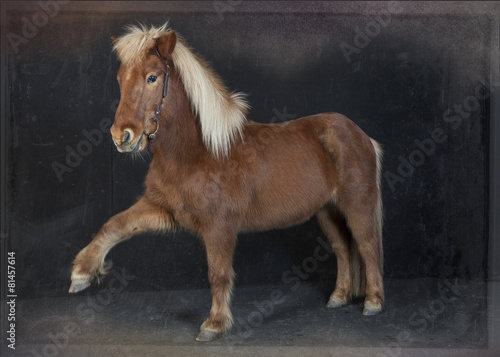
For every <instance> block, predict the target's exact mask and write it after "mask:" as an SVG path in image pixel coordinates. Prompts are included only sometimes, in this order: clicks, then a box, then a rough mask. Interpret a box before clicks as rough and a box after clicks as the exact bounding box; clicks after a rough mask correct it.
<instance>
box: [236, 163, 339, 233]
mask: <svg viewBox="0 0 500 357" xmlns="http://www.w3.org/2000/svg"><path fill="white" fill-rule="evenodd" d="M307 173H309V174H307ZM266 183H267V184H266ZM330 189H331V188H330V187H329V185H328V184H327V179H326V177H324V175H317V174H316V175H311V174H310V172H308V171H307V170H306V171H303V172H302V173H301V174H298V175H295V176H293V175H292V176H287V177H284V176H283V177H281V182H279V181H274V180H272V179H271V180H269V181H268V182H265V183H264V184H262V185H260V187H257V190H256V195H255V198H254V200H253V202H252V204H251V206H250V207H249V209H248V211H247V214H246V217H245V220H246V222H245V223H246V224H245V226H246V227H245V228H246V229H248V230H268V229H273V228H284V227H290V226H293V225H296V224H299V223H302V222H304V221H306V220H307V219H309V218H310V217H311V216H312V215H314V214H315V213H316V212H318V211H319V210H320V208H321V207H323V206H324V205H325V204H326V203H327V202H328V201H329V200H330V199H331V198H332V192H331V190H330Z"/></svg>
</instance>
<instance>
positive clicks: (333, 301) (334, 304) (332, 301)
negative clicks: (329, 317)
mask: <svg viewBox="0 0 500 357" xmlns="http://www.w3.org/2000/svg"><path fill="white" fill-rule="evenodd" d="M344 305H347V301H345V300H340V299H337V298H335V297H333V298H331V299H330V300H329V301H328V303H327V304H326V307H328V308H330V309H336V308H338V307H342V306H344Z"/></svg>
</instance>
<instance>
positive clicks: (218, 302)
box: [196, 231, 236, 342]
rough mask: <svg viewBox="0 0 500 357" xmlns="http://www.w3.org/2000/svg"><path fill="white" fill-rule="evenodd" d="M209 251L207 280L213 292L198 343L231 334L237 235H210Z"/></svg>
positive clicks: (223, 233)
mask: <svg viewBox="0 0 500 357" xmlns="http://www.w3.org/2000/svg"><path fill="white" fill-rule="evenodd" d="M203 239H204V241H205V245H206V249H207V261H208V278H209V280H210V287H211V289H212V308H211V309H210V313H209V315H208V318H207V319H206V320H205V322H203V324H202V325H201V329H200V333H199V335H198V337H196V340H197V341H205V342H206V341H212V340H215V339H217V338H219V337H221V336H222V334H223V333H224V332H226V331H227V330H229V328H230V327H231V325H232V323H233V315H232V314H231V310H230V307H229V304H230V299H231V290H232V287H233V279H234V271H233V254H234V247H235V244H236V234H234V233H228V232H220V231H219V232H210V233H209V234H206V235H203Z"/></svg>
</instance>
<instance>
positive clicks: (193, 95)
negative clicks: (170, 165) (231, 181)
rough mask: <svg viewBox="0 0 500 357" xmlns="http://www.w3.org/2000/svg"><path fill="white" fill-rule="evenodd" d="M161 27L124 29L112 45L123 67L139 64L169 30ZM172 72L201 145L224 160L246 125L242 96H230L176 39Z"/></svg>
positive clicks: (209, 69) (218, 80) (245, 110)
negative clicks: (194, 121) (194, 119)
mask: <svg viewBox="0 0 500 357" xmlns="http://www.w3.org/2000/svg"><path fill="white" fill-rule="evenodd" d="M167 25H168V24H167V23H165V24H164V25H162V26H161V27H154V26H151V27H150V28H149V29H147V28H146V27H145V26H144V25H140V26H134V25H131V26H128V27H127V33H125V34H124V35H123V36H121V37H119V38H118V39H117V40H116V41H115V44H114V49H115V51H116V53H117V54H118V58H119V59H120V61H121V62H122V63H123V64H125V65H132V66H136V65H140V64H141V63H142V61H144V59H145V58H146V54H147V53H148V51H149V50H150V49H151V48H153V47H154V46H155V44H156V40H157V39H158V38H160V37H162V36H164V35H167V34H168V33H169V32H170V31H171V30H170V29H169V28H168V27H167ZM172 59H173V62H174V66H175V69H176V70H177V72H178V73H179V77H180V79H181V81H182V83H183V85H184V89H185V90H186V94H187V96H188V98H189V101H190V103H191V108H192V110H193V112H194V114H195V115H197V116H198V118H199V120H200V124H201V132H202V137H203V142H204V144H205V146H206V147H207V149H208V150H209V151H211V152H212V153H213V154H214V155H215V156H216V157H226V156H227V155H228V154H229V151H230V148H231V144H232V142H233V140H234V139H235V137H236V136H237V135H240V136H241V132H242V129H243V126H244V125H245V122H246V117H245V116H246V112H247V110H248V104H247V102H246V100H245V97H244V95H243V94H242V93H234V92H233V93H230V92H229V91H228V89H227V88H226V86H225V85H224V83H223V82H222V80H221V79H220V77H219V76H218V75H217V74H216V73H215V72H213V71H212V69H211V68H210V67H209V66H208V65H207V64H206V63H205V62H204V61H203V60H202V59H201V58H199V57H198V56H197V55H196V54H194V53H193V52H192V51H191V49H190V48H189V47H188V46H187V45H186V44H185V42H184V41H183V40H182V39H181V38H180V37H179V36H178V39H177V44H176V45H175V48H174V51H173V52H172Z"/></svg>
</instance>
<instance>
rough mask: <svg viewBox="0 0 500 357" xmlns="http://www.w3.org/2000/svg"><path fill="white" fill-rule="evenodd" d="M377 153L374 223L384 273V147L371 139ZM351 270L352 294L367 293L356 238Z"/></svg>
mask: <svg viewBox="0 0 500 357" xmlns="http://www.w3.org/2000/svg"><path fill="white" fill-rule="evenodd" d="M371 142H372V144H373V148H374V149H375V154H376V157H377V177H376V180H377V181H376V182H377V188H378V197H377V203H376V207H375V212H374V215H373V225H374V229H375V235H376V237H377V239H378V249H379V254H380V273H381V274H383V269H384V252H383V244H382V223H383V207H382V189H381V170H382V147H381V146H380V144H379V143H378V142H376V141H375V140H373V139H371ZM350 264H351V267H350V272H351V294H352V296H362V295H365V290H366V272H365V264H364V263H363V259H362V258H361V254H360V253H359V249H358V245H357V243H356V242H355V241H354V240H351V255H350Z"/></svg>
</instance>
